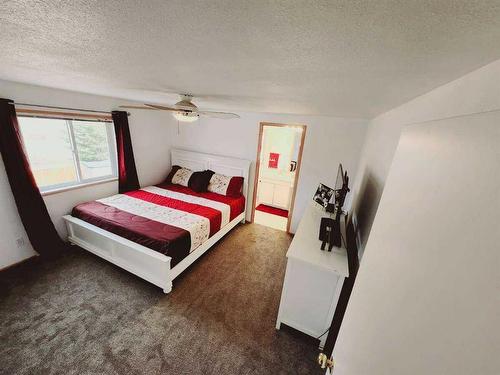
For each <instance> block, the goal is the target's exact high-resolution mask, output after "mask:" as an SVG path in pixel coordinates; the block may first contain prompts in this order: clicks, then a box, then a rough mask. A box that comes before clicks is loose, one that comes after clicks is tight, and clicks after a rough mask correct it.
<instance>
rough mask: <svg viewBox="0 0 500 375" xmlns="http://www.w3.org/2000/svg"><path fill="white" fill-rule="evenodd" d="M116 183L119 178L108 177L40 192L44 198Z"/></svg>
mask: <svg viewBox="0 0 500 375" xmlns="http://www.w3.org/2000/svg"><path fill="white" fill-rule="evenodd" d="M115 181H118V177H111V178H110V177H109V176H108V177H106V178H103V179H102V180H97V181H91V182H86V183H83V184H76V185H70V186H65V187H61V188H58V189H51V190H45V191H40V194H41V195H42V197H44V196H46V195H52V194H58V193H63V192H65V191H69V190H76V189H82V188H85V187H89V186H94V185H99V184H105V183H107V182H115Z"/></svg>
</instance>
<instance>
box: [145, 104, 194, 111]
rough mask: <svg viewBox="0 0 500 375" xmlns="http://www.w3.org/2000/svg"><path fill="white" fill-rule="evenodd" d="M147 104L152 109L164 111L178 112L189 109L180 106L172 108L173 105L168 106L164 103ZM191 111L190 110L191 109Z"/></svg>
mask: <svg viewBox="0 0 500 375" xmlns="http://www.w3.org/2000/svg"><path fill="white" fill-rule="evenodd" d="M144 105H145V106H148V107H150V108H152V109H159V110H162V111H173V112H178V111H188V110H184V109H180V108H172V107H166V106H164V105H159V104H144ZM189 112H190V111H189Z"/></svg>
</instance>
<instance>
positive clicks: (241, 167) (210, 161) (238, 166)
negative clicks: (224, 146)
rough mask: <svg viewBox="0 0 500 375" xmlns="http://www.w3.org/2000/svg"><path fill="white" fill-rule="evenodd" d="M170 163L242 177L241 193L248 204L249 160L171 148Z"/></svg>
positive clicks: (195, 169)
mask: <svg viewBox="0 0 500 375" xmlns="http://www.w3.org/2000/svg"><path fill="white" fill-rule="evenodd" d="M171 158H172V159H171V160H172V165H179V166H181V167H185V168H189V169H191V170H193V171H204V170H206V169H210V170H212V171H214V172H216V173H220V174H224V175H226V176H241V177H243V179H244V181H243V195H244V196H245V200H246V203H247V204H248V183H249V181H248V179H249V174H250V163H251V162H250V160H245V159H238V158H232V157H229V156H220V155H212V154H203V153H201V152H194V151H188V150H179V149H172V151H171Z"/></svg>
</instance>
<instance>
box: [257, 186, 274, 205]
mask: <svg viewBox="0 0 500 375" xmlns="http://www.w3.org/2000/svg"><path fill="white" fill-rule="evenodd" d="M273 197H274V184H273V183H270V182H266V181H262V180H260V181H259V195H258V198H259V203H263V204H267V205H268V206H272V204H273Z"/></svg>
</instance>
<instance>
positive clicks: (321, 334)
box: [316, 328, 330, 340]
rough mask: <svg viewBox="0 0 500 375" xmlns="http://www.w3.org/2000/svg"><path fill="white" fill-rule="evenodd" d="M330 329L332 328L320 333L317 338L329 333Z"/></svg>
mask: <svg viewBox="0 0 500 375" xmlns="http://www.w3.org/2000/svg"><path fill="white" fill-rule="evenodd" d="M329 330H330V328H328V329H327V330H326V331H325V332H323V333H322V334H321V335H319V336H318V337H316V339H317V340H319V339H320V338H321V337H323V336H324V335H325V334H326V333H328V331H329Z"/></svg>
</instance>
